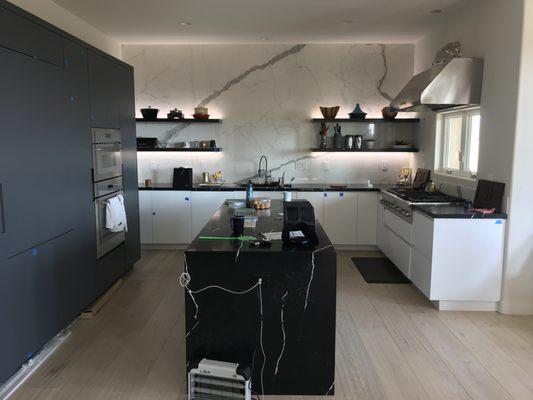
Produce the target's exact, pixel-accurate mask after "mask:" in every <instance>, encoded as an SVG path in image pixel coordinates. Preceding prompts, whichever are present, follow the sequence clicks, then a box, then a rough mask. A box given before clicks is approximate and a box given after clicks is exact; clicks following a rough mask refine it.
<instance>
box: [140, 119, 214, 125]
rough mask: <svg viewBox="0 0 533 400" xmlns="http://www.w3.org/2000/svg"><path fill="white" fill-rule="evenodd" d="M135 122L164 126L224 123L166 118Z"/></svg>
mask: <svg viewBox="0 0 533 400" xmlns="http://www.w3.org/2000/svg"><path fill="white" fill-rule="evenodd" d="M135 121H137V122H143V123H146V124H159V123H164V124H185V123H186V124H218V123H220V122H222V120H221V119H218V118H209V119H194V118H184V119H164V118H159V119H156V120H152V121H150V120H146V119H143V118H135Z"/></svg>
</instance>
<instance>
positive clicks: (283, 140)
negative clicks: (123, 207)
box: [123, 44, 414, 183]
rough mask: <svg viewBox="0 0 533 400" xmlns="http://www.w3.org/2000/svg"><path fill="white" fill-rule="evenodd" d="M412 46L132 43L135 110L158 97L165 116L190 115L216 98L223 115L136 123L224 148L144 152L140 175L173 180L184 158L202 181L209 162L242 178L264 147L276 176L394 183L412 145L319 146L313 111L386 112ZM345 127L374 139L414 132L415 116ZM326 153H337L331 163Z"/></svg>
mask: <svg viewBox="0 0 533 400" xmlns="http://www.w3.org/2000/svg"><path fill="white" fill-rule="evenodd" d="M413 51H414V49H413V46H412V45H403V44H387V45H376V44H372V45H365V44H342V45H338V44H336V45H333V44H308V45H305V46H301V45H298V46H292V47H291V46H287V45H268V44H265V45H222V46H212V45H170V46H150V45H146V46H145V45H134V46H133V45H132V46H130V45H126V46H124V47H123V54H124V59H125V61H126V62H128V63H130V64H132V65H133V66H134V68H135V88H136V103H137V104H136V107H137V109H140V108H144V107H146V106H152V107H155V108H159V109H160V113H161V115H160V116H161V117H165V116H166V113H167V112H168V111H169V110H170V109H171V108H174V107H178V108H179V109H181V110H183V112H184V113H185V115H186V117H190V116H191V114H192V112H193V109H194V107H196V106H197V105H199V104H202V103H205V104H207V103H208V104H207V106H208V107H209V113H210V114H211V116H212V117H213V118H218V117H220V118H222V119H223V122H222V123H221V124H178V125H176V126H173V125H169V124H148V123H143V124H138V125H137V134H138V136H143V137H158V138H159V139H160V141H161V142H163V143H165V142H166V143H167V145H168V146H169V147H172V146H174V144H175V142H177V141H193V140H209V139H215V140H216V143H217V146H219V147H222V148H223V151H222V152H221V153H150V152H143V153H139V155H138V165H139V182H143V181H144V180H145V179H148V178H150V179H152V181H153V182H154V183H169V182H171V181H172V169H173V168H175V167H179V166H191V167H192V168H193V170H194V173H195V180H197V181H199V180H200V176H201V172H203V171H208V172H214V171H216V170H221V171H222V173H223V175H224V179H225V180H226V181H227V182H235V181H238V180H242V179H245V178H248V177H252V176H254V175H256V174H257V166H258V165H257V163H258V161H259V157H260V156H261V155H262V154H266V155H267V157H268V159H269V166H270V168H271V170H272V172H273V178H277V177H279V176H281V175H282V174H283V173H285V177H286V178H287V179H290V177H293V176H294V177H296V180H295V182H301V183H306V182H313V181H320V182H332V183H333V182H335V183H366V181H367V180H368V179H370V180H371V181H372V182H373V183H390V182H394V181H395V179H396V176H397V174H398V172H399V170H400V168H401V167H404V166H409V165H410V160H411V155H410V154H406V153H379V154H372V153H360V154H338V153H329V154H324V153H321V154H320V153H319V154H311V153H309V148H311V147H316V146H317V141H318V130H319V125H318V124H316V123H312V122H311V121H310V119H311V118H312V117H320V116H321V114H320V110H319V106H321V105H326V106H331V105H339V106H340V107H341V110H340V111H339V114H338V116H339V117H346V115H347V113H348V112H351V111H352V110H353V108H354V106H355V103H360V104H361V107H362V108H363V110H364V111H366V112H368V117H380V116H381V111H380V110H381V108H382V107H384V106H388V105H389V102H390V101H389V100H387V96H389V97H390V95H392V94H394V93H396V92H398V91H399V90H400V89H401V88H402V87H403V85H404V84H405V82H406V81H407V80H408V79H409V78H410V77H411V75H412V71H413ZM402 116H403V115H402ZM406 116H407V115H406ZM330 130H332V128H331V129H330ZM372 132H373V133H372ZM331 133H332V132H331ZM342 133H343V134H344V135H346V134H360V135H363V136H364V137H365V138H375V139H376V147H386V146H390V144H392V142H393V141H394V140H406V141H411V140H412V138H413V132H412V127H411V126H410V125H409V124H401V125H399V124H396V125H395V126H394V129H392V128H391V126H390V125H388V124H381V125H375V126H374V127H373V130H372V129H370V127H369V126H368V125H366V124H343V125H342ZM330 136H331V135H330ZM322 161H328V162H329V167H330V168H329V171H326V170H324V168H323V166H322ZM382 161H385V162H386V163H387V164H388V170H387V171H382V169H381V164H382ZM301 166H303V168H301Z"/></svg>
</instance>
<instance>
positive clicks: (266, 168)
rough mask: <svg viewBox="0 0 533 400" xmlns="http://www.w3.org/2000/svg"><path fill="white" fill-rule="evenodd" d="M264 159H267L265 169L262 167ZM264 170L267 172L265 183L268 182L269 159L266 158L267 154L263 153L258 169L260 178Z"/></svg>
mask: <svg viewBox="0 0 533 400" xmlns="http://www.w3.org/2000/svg"><path fill="white" fill-rule="evenodd" d="M263 159H265V169H264V170H263V169H261V165H262V164H263ZM263 171H264V174H265V184H267V183H268V178H269V176H268V159H267V158H266V156H265V155H262V156H261V158H260V159H259V170H258V171H257V174H258V176H259V178H261V176H262V175H263Z"/></svg>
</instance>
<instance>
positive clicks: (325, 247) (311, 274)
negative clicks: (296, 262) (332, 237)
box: [304, 244, 333, 310]
mask: <svg viewBox="0 0 533 400" xmlns="http://www.w3.org/2000/svg"><path fill="white" fill-rule="evenodd" d="M329 247H333V245H332V244H330V245H327V246H324V247H321V248H320V249H316V250H315V251H313V252H312V253H311V273H310V274H309V282H308V283H307V290H306V292H305V303H304V310H307V302H308V300H309V291H310V290H311V283H312V282H313V278H314V275H315V254H316V253H318V252H319V251H322V250H325V249H327V248H329Z"/></svg>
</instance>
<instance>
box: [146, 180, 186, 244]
mask: <svg viewBox="0 0 533 400" xmlns="http://www.w3.org/2000/svg"><path fill="white" fill-rule="evenodd" d="M190 197H191V192H189V191H181V190H180V191H175V190H153V191H152V190H142V191H139V212H140V229H141V243H142V244H186V243H190V241H191V201H190Z"/></svg>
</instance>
